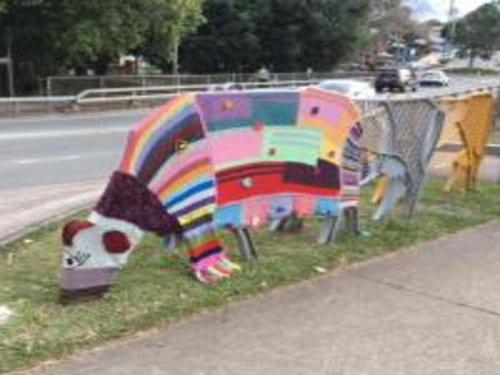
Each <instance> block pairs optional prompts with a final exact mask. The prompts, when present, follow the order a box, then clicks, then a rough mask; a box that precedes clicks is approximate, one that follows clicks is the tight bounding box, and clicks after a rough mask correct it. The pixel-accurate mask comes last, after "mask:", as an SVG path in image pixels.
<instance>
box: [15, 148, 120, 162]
mask: <svg viewBox="0 0 500 375" xmlns="http://www.w3.org/2000/svg"><path fill="white" fill-rule="evenodd" d="M109 155H119V152H116V151H102V152H92V153H87V154H73V155H61V156H52V157H42V158H31V159H14V160H9V161H8V163H9V164H20V165H28V164H39V163H55V162H64V161H72V160H80V159H85V158H89V157H100V156H109Z"/></svg>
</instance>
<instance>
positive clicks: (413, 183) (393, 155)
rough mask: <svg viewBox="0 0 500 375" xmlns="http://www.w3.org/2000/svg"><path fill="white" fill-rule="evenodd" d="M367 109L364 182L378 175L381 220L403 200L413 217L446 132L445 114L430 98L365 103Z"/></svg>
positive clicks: (363, 141) (363, 107) (378, 216)
mask: <svg viewBox="0 0 500 375" xmlns="http://www.w3.org/2000/svg"><path fill="white" fill-rule="evenodd" d="M358 104H359V106H360V108H361V110H362V113H363V130H364V132H363V135H362V137H361V140H360V145H361V147H362V149H363V150H364V174H365V176H364V177H365V178H364V183H367V182H369V181H371V180H375V179H377V185H376V188H375V193H374V197H373V201H374V203H376V204H377V205H378V207H377V210H376V212H375V214H374V219H376V220H378V219H381V218H382V217H384V216H386V215H387V214H388V213H390V212H391V211H392V210H394V208H395V206H396V204H397V203H398V202H399V201H402V202H403V203H404V208H405V212H404V216H406V217H411V216H412V215H413V212H414V210H415V206H416V203H417V201H418V198H419V195H420V190H421V187H422V184H423V182H424V179H425V176H426V171H427V169H428V165H429V162H430V160H431V158H432V155H433V153H434V150H435V146H436V143H437V141H438V139H439V136H440V134H441V129H442V126H443V121H444V114H443V112H442V111H440V109H439V108H438V107H437V106H436V105H435V104H434V102H433V101H431V100H429V99H407V98H404V99H403V98H401V99H389V100H370V101H360V102H359V103H358Z"/></svg>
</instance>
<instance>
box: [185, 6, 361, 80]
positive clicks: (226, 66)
mask: <svg viewBox="0 0 500 375" xmlns="http://www.w3.org/2000/svg"><path fill="white" fill-rule="evenodd" d="M368 9H369V1H368V0H351V1H344V0H273V1H268V0H250V1H249V0H229V1H228V0H205V3H204V14H205V17H206V19H207V22H206V23H205V24H204V25H203V26H201V27H200V28H199V30H198V32H197V33H196V34H194V35H193V36H191V37H188V38H187V39H186V42H185V44H184V45H183V47H182V50H181V63H182V66H183V67H184V68H185V69H186V70H189V71H192V72H216V71H255V70H257V69H258V68H260V67H262V66H266V67H268V68H271V69H272V70H274V71H287V70H305V69H306V68H308V67H311V68H313V69H316V70H323V69H329V68H331V67H333V66H334V65H335V64H336V63H338V62H339V61H341V60H342V59H344V58H346V57H348V56H349V55H350V54H351V53H352V52H353V51H354V50H355V49H356V47H357V44H358V43H359V42H360V41H361V40H362V36H363V34H364V33H365V31H366V29H365V25H366V19H367V14H368Z"/></svg>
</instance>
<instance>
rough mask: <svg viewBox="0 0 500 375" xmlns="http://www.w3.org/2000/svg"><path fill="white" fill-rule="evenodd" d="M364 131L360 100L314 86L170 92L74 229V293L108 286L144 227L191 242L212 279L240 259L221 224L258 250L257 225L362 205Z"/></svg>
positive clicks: (64, 288)
mask: <svg viewBox="0 0 500 375" xmlns="http://www.w3.org/2000/svg"><path fill="white" fill-rule="evenodd" d="M361 133H362V129H361V126H360V124H359V114H358V111H357V109H356V107H355V106H354V105H353V103H352V102H351V101H349V100H348V99H346V98H345V97H343V96H340V95H337V94H333V93H328V92H324V91H321V90H317V89H313V88H308V89H305V90H300V91H254V92H229V93H212V94H187V95H181V96H178V97H176V98H174V99H172V100H170V101H169V102H168V103H166V104H165V105H164V106H163V107H161V108H159V109H158V110H157V111H156V112H155V113H154V114H152V115H151V116H150V117H149V118H147V119H146V120H144V121H143V122H142V123H140V124H139V125H138V126H136V127H135V128H134V129H133V130H132V131H131V133H130V135H129V138H128V143H127V147H126V150H125V153H124V156H123V159H122V161H121V164H120V168H119V169H118V170H117V171H115V172H114V173H113V175H112V177H111V179H110V181H109V184H108V186H107V188H106V190H105V192H104V193H103V195H102V197H101V198H100V200H99V202H98V203H97V205H96V206H95V208H94V210H93V212H92V214H91V215H90V217H89V218H88V220H86V221H73V222H70V223H68V224H66V226H65V227H64V229H63V242H64V255H63V262H62V276H61V295H62V297H63V298H65V299H72V298H78V297H88V296H99V295H101V294H102V293H103V292H105V291H106V290H107V288H108V287H109V285H110V284H111V282H112V280H113V277H114V275H115V274H116V272H117V271H118V270H119V269H120V268H121V267H123V266H124V264H125V263H126V261H127V258H128V257H129V255H130V254H131V252H132V250H133V249H134V247H135V246H136V245H137V244H138V243H139V241H140V239H141V237H142V235H143V233H144V232H153V233H155V234H157V235H158V236H160V237H164V238H178V239H182V240H183V241H187V242H188V244H189V248H190V250H189V257H190V261H191V266H192V269H193V271H194V274H195V276H196V278H197V279H198V280H199V281H201V282H203V283H212V282H216V281H218V280H220V279H223V278H226V277H230V276H231V275H232V274H233V273H234V272H235V271H236V270H238V268H239V267H238V265H236V264H235V263H232V262H231V261H230V260H229V259H228V258H227V257H226V255H225V254H224V245H223V243H222V242H221V240H220V239H219V237H218V235H217V231H218V230H219V229H230V230H232V231H233V232H234V233H236V234H237V235H238V239H239V243H240V246H242V247H245V248H247V249H248V248H252V247H251V239H250V237H249V235H248V232H247V228H255V227H258V226H261V225H266V224H267V223H269V222H271V221H272V220H279V219H282V218H286V217H288V216H290V215H294V216H297V217H300V218H302V217H307V216H312V215H319V216H322V217H325V218H334V217H337V216H339V215H340V213H341V212H342V211H343V210H344V209H346V208H353V209H357V207H358V202H359V172H358V170H359V147H358V146H357V143H356V142H357V139H359V137H360V136H361ZM332 225H333V224H332ZM324 236H325V235H324ZM327 237H328V233H327V234H326V240H327V239H328V238H327ZM326 240H325V242H326Z"/></svg>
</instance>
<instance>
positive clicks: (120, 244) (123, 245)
mask: <svg viewBox="0 0 500 375" xmlns="http://www.w3.org/2000/svg"><path fill="white" fill-rule="evenodd" d="M102 243H103V244H104V248H105V249H106V251H107V252H108V253H111V254H122V253H124V252H126V251H127V250H128V249H130V247H131V245H130V241H129V239H128V237H127V236H126V235H125V234H124V233H123V232H120V231H118V230H112V231H108V232H105V233H104V234H103V235H102Z"/></svg>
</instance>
